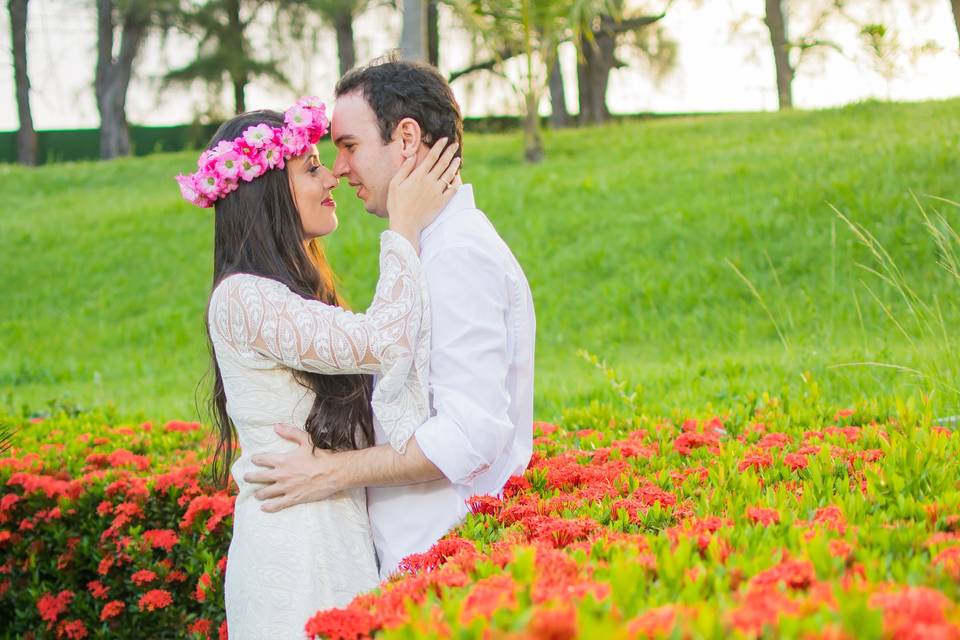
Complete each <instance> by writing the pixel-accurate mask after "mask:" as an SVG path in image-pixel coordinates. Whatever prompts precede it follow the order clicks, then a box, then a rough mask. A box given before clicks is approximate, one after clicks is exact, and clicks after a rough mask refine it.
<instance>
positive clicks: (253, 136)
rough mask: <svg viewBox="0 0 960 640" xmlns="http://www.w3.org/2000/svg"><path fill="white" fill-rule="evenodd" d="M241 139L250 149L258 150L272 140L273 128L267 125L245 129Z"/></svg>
mask: <svg viewBox="0 0 960 640" xmlns="http://www.w3.org/2000/svg"><path fill="white" fill-rule="evenodd" d="M243 139H244V140H246V142H247V144H249V145H250V146H251V147H254V148H257V149H259V148H260V147H262V146H263V145H265V144H266V143H267V142H269V141H270V140H272V139H273V127H271V126H270V125H268V124H258V125H254V126H252V127H247V129H246V130H245V131H244V132H243Z"/></svg>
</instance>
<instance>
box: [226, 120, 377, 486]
mask: <svg viewBox="0 0 960 640" xmlns="http://www.w3.org/2000/svg"><path fill="white" fill-rule="evenodd" d="M261 123H265V124H267V125H269V126H271V127H282V126H283V116H282V115H281V114H280V113H278V112H276V111H253V112H250V113H245V114H242V115H239V116H237V117H236V118H233V119H232V120H230V121H228V122H226V123H224V124H223V126H221V127H220V129H218V130H217V132H216V133H215V134H214V136H213V139H212V140H211V141H210V144H209V148H212V147H214V146H216V144H217V143H218V142H220V141H221V140H233V139H234V138H236V137H238V136H240V135H242V133H243V131H244V130H245V129H246V128H247V127H250V126H252V125H256V124H261ZM215 210H216V213H215V219H216V221H215V224H214V247H213V288H212V289H211V292H212V290H213V289H215V288H216V287H217V285H218V284H219V283H220V282H221V281H222V280H223V279H224V278H226V277H227V276H229V275H232V274H235V273H250V274H254V275H258V276H263V277H265V278H270V279H272V280H276V281H277V282H280V283H282V284H284V285H286V286H287V287H289V288H290V290H291V291H293V292H294V293H296V294H297V295H299V296H301V297H303V298H306V299H311V300H320V301H322V302H325V303H327V304H330V305H335V306H343V301H342V300H341V299H340V297H339V296H338V295H337V292H336V288H335V287H334V276H333V272H332V270H331V269H330V266H329V264H328V263H327V260H326V258H325V256H324V252H323V248H322V246H321V244H320V243H319V242H318V241H316V240H314V241H313V242H311V243H309V244H308V245H307V246H306V247H305V246H304V242H303V226H302V224H301V222H300V214H299V213H298V212H297V207H296V203H295V202H294V198H293V194H292V192H291V186H290V182H289V178H288V175H287V171H286V169H273V170H271V171H267V172H266V173H265V174H264V175H262V176H260V177H259V178H257V179H255V180H254V181H253V182H242V181H241V182H240V185H239V186H238V187H237V189H236V191H234V192H232V193H230V194H229V195H227V196H226V197H225V198H222V199H220V200H218V201H217V202H216V203H215ZM207 339H208V341H209V340H210V326H209V320H208V323H207ZM210 356H211V359H212V362H213V374H214V376H213V377H214V381H213V390H212V393H211V398H210V413H211V416H212V419H213V424H214V428H215V430H216V432H217V436H218V439H217V446H216V449H215V451H214V456H213V466H212V474H213V479H214V481H215V482H216V483H218V484H219V485H220V486H226V484H227V482H228V481H229V477H230V466H231V464H232V463H233V459H234V457H235V455H236V444H237V432H236V427H235V426H234V424H233V421H232V420H231V419H230V416H229V415H228V414H227V397H226V394H225V392H224V388H223V377H222V376H221V374H220V367H219V366H218V365H217V358H216V354H215V353H214V349H213V343H212V342H210ZM294 376H295V377H296V379H297V381H298V382H300V384H302V385H303V386H304V387H306V388H308V389H310V390H312V391H313V392H314V393H315V394H316V398H315V399H314V402H313V406H312V407H311V409H310V414H309V416H308V417H307V420H306V425H305V428H306V430H307V433H309V434H310V438H311V440H312V441H313V445H314V446H315V447H319V448H323V449H334V450H343V449H358V448H361V447H364V446H369V445H370V444H372V443H373V413H372V410H371V408H370V395H371V390H372V378H371V377H370V376H366V375H346V374H343V375H321V374H317V373H308V372H304V371H295V372H294Z"/></svg>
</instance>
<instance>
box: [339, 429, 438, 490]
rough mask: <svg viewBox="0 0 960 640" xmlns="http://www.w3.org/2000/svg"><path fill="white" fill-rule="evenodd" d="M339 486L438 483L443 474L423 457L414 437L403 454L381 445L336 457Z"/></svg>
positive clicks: (349, 487) (348, 487)
mask: <svg viewBox="0 0 960 640" xmlns="http://www.w3.org/2000/svg"><path fill="white" fill-rule="evenodd" d="M337 468H338V478H337V485H338V486H340V488H341V489H352V488H355V487H393V486H398V485H404V484H415V483H418V482H428V481H430V480H439V479H440V478H442V477H443V473H441V472H440V470H439V469H438V468H437V467H436V465H434V464H433V463H432V462H430V460H429V459H428V458H427V457H426V456H425V455H423V451H422V450H421V449H420V445H419V444H418V443H417V439H416V438H415V437H413V438H410V440H409V441H408V442H407V448H406V450H405V451H404V453H403V454H399V453H397V452H396V451H395V450H394V449H393V447H391V446H390V445H386V444H382V445H379V446H376V447H370V448H367V449H358V450H357V451H344V452H341V453H338V454H337Z"/></svg>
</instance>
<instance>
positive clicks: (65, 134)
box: [0, 114, 678, 164]
mask: <svg viewBox="0 0 960 640" xmlns="http://www.w3.org/2000/svg"><path fill="white" fill-rule="evenodd" d="M675 115H678V114H656V115H654V114H631V115H617V116H614V117H613V119H614V120H615V121H620V120H636V119H643V118H651V117H671V116H675ZM543 124H544V126H547V125H548V122H547V118H543ZM521 125H522V121H521V119H520V117H519V116H488V117H483V118H466V119H464V121H463V128H464V129H465V130H466V131H471V132H475V133H500V132H504V131H513V130H516V129H519V128H520V126H521ZM218 126H220V123H219V122H214V123H211V124H200V123H193V124H185V125H176V126H172V127H141V126H131V127H130V142H131V143H132V145H133V154H134V155H137V156H145V155H149V154H151V153H157V152H159V151H182V150H184V149H196V148H199V147H200V146H202V145H204V144H206V142H207V141H208V140H209V139H210V137H211V136H213V133H214V131H216V130H217V127H218ZM37 144H38V147H39V148H38V150H37V158H38V160H39V162H40V164H47V163H50V162H64V161H70V160H96V159H97V158H99V157H100V130H99V129H53V130H49V131H38V132H37ZM16 161H17V132H16V131H0V162H16Z"/></svg>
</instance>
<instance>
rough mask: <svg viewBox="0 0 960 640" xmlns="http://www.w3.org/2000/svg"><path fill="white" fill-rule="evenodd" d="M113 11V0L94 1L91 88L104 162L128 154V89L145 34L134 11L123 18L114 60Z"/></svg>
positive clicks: (140, 17) (142, 18)
mask: <svg viewBox="0 0 960 640" xmlns="http://www.w3.org/2000/svg"><path fill="white" fill-rule="evenodd" d="M113 12H114V3H113V0H97V71H96V76H95V79H94V88H95V89H96V94H97V108H98V109H99V111H100V157H101V158H103V159H109V158H116V157H117V156H125V155H129V154H130V133H129V131H128V130H127V112H126V108H127V107H126V103H127V88H128V87H129V86H130V77H131V75H132V73H133V61H134V59H135V58H136V56H137V52H138V51H139V49H140V44H141V42H142V41H143V37H144V35H145V34H146V31H147V19H148V17H147V16H145V15H144V14H141V13H138V12H136V11H130V12H129V13H127V15H125V16H123V28H122V31H121V34H120V53H119V55H118V56H117V58H116V60H114V58H113V30H114V20H113Z"/></svg>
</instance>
